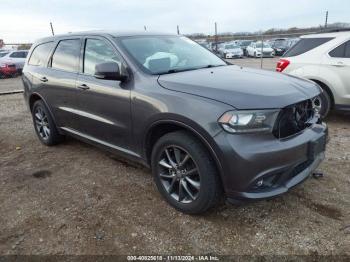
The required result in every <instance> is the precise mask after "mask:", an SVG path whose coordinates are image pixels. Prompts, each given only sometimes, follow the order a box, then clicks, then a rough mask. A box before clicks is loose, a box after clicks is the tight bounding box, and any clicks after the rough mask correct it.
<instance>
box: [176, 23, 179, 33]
mask: <svg viewBox="0 0 350 262" xmlns="http://www.w3.org/2000/svg"><path fill="white" fill-rule="evenodd" d="M176 28H177V34H178V35H179V34H180V28H179V26H178V25H177V26H176Z"/></svg>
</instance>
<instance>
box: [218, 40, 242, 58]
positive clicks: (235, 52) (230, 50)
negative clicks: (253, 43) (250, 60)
mask: <svg viewBox="0 0 350 262" xmlns="http://www.w3.org/2000/svg"><path fill="white" fill-rule="evenodd" d="M219 55H220V56H221V57H222V58H242V57H243V50H242V48H241V47H240V46H239V45H237V44H235V43H228V44H223V45H222V47H221V48H219Z"/></svg>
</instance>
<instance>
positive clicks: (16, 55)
mask: <svg viewBox="0 0 350 262" xmlns="http://www.w3.org/2000/svg"><path fill="white" fill-rule="evenodd" d="M20 53H21V52H13V53H12V54H10V57H12V58H19V57H21V56H20Z"/></svg>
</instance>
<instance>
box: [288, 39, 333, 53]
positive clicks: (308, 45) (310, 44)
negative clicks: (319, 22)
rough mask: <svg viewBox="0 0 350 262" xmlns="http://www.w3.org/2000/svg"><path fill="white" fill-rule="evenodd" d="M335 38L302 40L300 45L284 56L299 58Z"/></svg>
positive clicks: (297, 44)
mask: <svg viewBox="0 0 350 262" xmlns="http://www.w3.org/2000/svg"><path fill="white" fill-rule="evenodd" d="M331 39H333V38H330V37H327V38H302V39H300V41H299V42H298V43H296V44H295V45H294V46H293V47H292V48H290V49H289V50H288V51H287V52H286V53H285V54H284V55H283V56H284V57H290V56H297V55H301V54H304V53H306V52H307V51H310V50H312V49H314V48H316V47H318V46H320V45H322V44H324V43H326V42H328V41H329V40H331Z"/></svg>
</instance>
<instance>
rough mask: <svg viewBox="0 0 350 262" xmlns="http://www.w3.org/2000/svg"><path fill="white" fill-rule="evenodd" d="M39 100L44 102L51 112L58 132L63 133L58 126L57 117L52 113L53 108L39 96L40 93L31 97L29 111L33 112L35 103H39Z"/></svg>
mask: <svg viewBox="0 0 350 262" xmlns="http://www.w3.org/2000/svg"><path fill="white" fill-rule="evenodd" d="M38 100H41V101H43V102H44V104H45V106H46V108H47V109H48V110H49V113H50V115H51V117H52V119H53V122H54V123H55V125H56V127H57V129H58V132H60V133H61V131H60V129H59V128H58V126H57V122H56V119H55V116H54V114H53V113H52V111H51V107H50V106H49V104H48V103H47V102H46V100H45V99H44V98H43V97H42V96H41V95H40V94H38V93H32V94H31V95H30V96H29V104H28V105H29V110H30V112H32V109H33V106H34V103H35V102H36V101H38Z"/></svg>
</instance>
